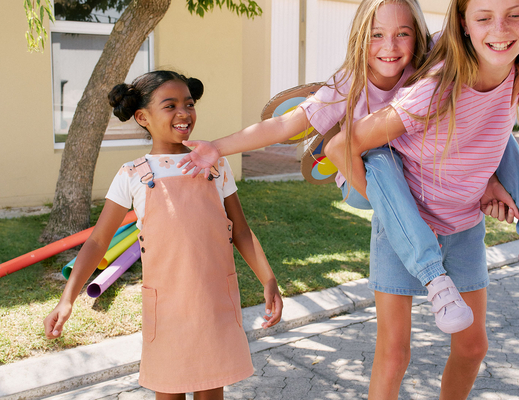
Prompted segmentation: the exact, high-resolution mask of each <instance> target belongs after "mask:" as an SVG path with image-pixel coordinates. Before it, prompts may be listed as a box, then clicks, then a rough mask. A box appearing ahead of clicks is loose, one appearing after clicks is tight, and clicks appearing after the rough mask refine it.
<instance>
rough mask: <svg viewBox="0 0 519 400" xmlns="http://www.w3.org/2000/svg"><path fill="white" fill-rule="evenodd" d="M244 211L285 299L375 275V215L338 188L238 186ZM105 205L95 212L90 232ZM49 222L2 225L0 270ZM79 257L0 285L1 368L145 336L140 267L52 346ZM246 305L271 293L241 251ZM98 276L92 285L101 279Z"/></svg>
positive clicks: (498, 232)
mask: <svg viewBox="0 0 519 400" xmlns="http://www.w3.org/2000/svg"><path fill="white" fill-rule="evenodd" d="M238 188H239V191H238V193H239V196H240V199H241V202H242V206H243V209H244V212H245V215H246V217H247V220H248V222H249V225H250V226H251V228H252V230H253V231H254V232H255V234H256V236H257V237H258V238H259V240H260V242H261V244H262V246H263V249H264V251H265V254H266V255H267V258H268V260H269V262H270V265H271V267H272V269H273V270H274V273H275V275H276V277H277V279H278V284H279V287H280V290H281V292H282V294H283V295H284V296H293V295H297V294H301V293H306V292H309V291H314V290H321V289H325V288H329V287H333V286H336V285H339V284H342V283H345V282H348V281H351V280H355V279H359V278H363V277H366V276H368V273H369V270H368V265H369V239H370V221H371V216H372V214H373V212H372V211H370V210H357V209H354V208H352V207H350V206H348V205H347V204H346V203H344V202H342V201H341V193H340V191H339V189H337V188H336V187H335V185H333V184H329V185H324V186H315V185H310V184H308V183H306V182H271V183H267V182H238ZM100 211H101V206H99V207H95V208H93V209H92V223H94V222H95V221H96V220H97V218H98V216H99V213H100ZM47 218H48V216H45V215H44V216H33V217H23V218H16V219H12V220H1V219H0V262H4V261H7V260H10V259H11V258H14V257H17V256H19V255H21V254H24V253H27V252H29V251H31V250H34V249H35V248H38V247H41V246H42V245H41V243H39V242H38V237H39V235H40V233H41V231H42V229H43V228H44V226H45V224H46V221H47ZM518 238H519V237H518V235H517V234H516V233H515V224H514V225H507V224H503V223H499V222H496V221H495V220H492V219H488V218H487V237H486V244H487V245H488V246H492V245H494V244H497V243H502V242H507V241H511V240H516V239H518ZM74 255H75V251H68V252H66V253H64V254H61V255H59V256H56V257H51V258H50V259H48V260H45V261H43V262H40V263H37V264H35V265H33V266H30V267H27V268H25V269H23V270H20V271H18V272H15V273H13V274H11V275H9V276H7V277H3V278H0V364H2V363H7V362H13V361H14V360H17V359H20V358H24V357H28V356H31V355H35V354H39V353H42V352H48V351H52V350H59V349H65V348H70V347H75V346H78V345H84V344H90V343H96V342H99V341H101V340H103V339H105V338H107V337H111V336H118V335H127V334H130V333H134V332H138V331H139V330H140V328H141V295H140V286H141V284H142V282H141V273H142V269H141V264H140V262H139V261H138V262H137V263H136V264H135V265H133V266H132V267H131V268H130V269H129V270H128V271H127V272H126V273H125V274H123V276H122V277H121V278H119V279H118V280H117V281H116V282H115V283H114V284H113V285H112V286H111V287H110V288H109V289H108V290H107V291H106V292H105V293H103V294H102V295H101V297H99V298H98V299H92V298H90V297H88V296H87V295H86V293H84V292H83V293H82V294H81V295H80V296H79V298H78V300H77V302H76V304H75V308H74V311H73V315H72V317H71V319H70V320H69V322H68V323H67V325H66V327H65V329H66V331H65V335H64V336H63V337H62V338H60V339H58V340H53V341H48V340H46V339H45V337H44V335H43V325H42V321H43V318H45V316H46V315H47V314H48V313H49V312H50V311H51V310H52V309H53V308H54V306H55V305H56V304H57V302H58V300H59V297H60V296H61V293H62V291H63V287H64V282H63V281H61V280H59V279H56V277H58V276H59V274H60V271H61V268H62V267H63V265H64V264H66V263H67V262H68V261H69V260H70V259H71V258H73V257H74ZM235 260H236V269H237V271H238V277H239V282H240V292H241V299H242V306H244V307H246V306H251V305H255V304H258V303H261V302H263V287H262V285H261V284H260V283H259V281H258V279H257V278H256V276H255V275H254V273H253V272H252V271H251V269H250V268H249V267H248V266H247V265H246V264H245V262H244V261H243V259H242V258H241V256H240V255H239V253H238V252H237V251H236V252H235ZM97 274H98V273H95V274H94V276H93V277H92V278H91V279H93V278H94V277H95V276H97Z"/></svg>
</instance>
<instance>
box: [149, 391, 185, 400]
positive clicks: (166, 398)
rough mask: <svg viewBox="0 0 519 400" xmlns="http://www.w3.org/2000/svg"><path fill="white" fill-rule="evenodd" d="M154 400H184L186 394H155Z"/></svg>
mask: <svg viewBox="0 0 519 400" xmlns="http://www.w3.org/2000/svg"><path fill="white" fill-rule="evenodd" d="M155 400H186V394H185V393H160V392H155Z"/></svg>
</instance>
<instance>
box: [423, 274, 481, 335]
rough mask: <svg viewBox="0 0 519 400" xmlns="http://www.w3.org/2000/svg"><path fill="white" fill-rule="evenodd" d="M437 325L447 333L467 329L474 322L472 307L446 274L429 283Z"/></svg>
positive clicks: (430, 299)
mask: <svg viewBox="0 0 519 400" xmlns="http://www.w3.org/2000/svg"><path fill="white" fill-rule="evenodd" d="M427 290H428V291H429V295H428V296H427V300H429V301H431V302H432V308H431V311H432V312H433V313H434V319H435V321H436V325H437V326H438V328H440V330H442V331H443V332H445V333H456V332H460V331H462V330H464V329H467V328H468V327H469V326H470V325H472V322H474V315H473V314H472V310H471V309H470V307H469V306H468V305H467V304H466V303H465V301H463V298H462V297H461V296H460V293H459V292H458V289H456V286H455V285H454V282H452V279H451V278H450V277H448V276H446V275H440V276H437V277H436V278H434V279H433V280H432V281H431V283H429V284H428V285H427Z"/></svg>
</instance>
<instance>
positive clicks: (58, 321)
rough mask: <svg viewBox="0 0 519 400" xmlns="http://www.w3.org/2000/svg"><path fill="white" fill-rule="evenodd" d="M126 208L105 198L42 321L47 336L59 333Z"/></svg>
mask: <svg viewBox="0 0 519 400" xmlns="http://www.w3.org/2000/svg"><path fill="white" fill-rule="evenodd" d="M127 212H128V210H127V209H126V208H125V207H122V206H120V205H118V204H116V203H114V202H113V201H110V200H106V203H105V206H104V207H103V211H102V212H101V215H100V216H99V220H98V221H97V224H96V226H95V228H94V230H93V231H92V234H91V235H90V236H89V238H88V239H87V240H86V242H85V244H84V245H83V247H81V250H80V251H79V254H78V256H77V259H76V262H75V263H74V268H73V269H72V272H71V274H70V278H69V280H68V282H67V284H66V286H65V290H64V291H63V294H62V295H61V299H60V301H59V303H58V305H57V306H56V308H55V309H54V310H53V311H52V312H51V313H50V314H49V315H48V316H47V318H45V320H44V321H43V324H44V326H45V335H46V336H47V338H49V339H55V338H57V337H58V336H60V335H61V331H62V330H63V324H64V323H65V322H66V321H67V320H68V318H69V317H70V314H71V312H72V305H73V304H74V301H75V300H76V298H77V296H78V295H79V292H80V291H81V289H82V288H83V286H84V285H85V283H86V282H87V280H88V278H90V276H91V275H92V273H93V272H94V271H95V269H96V268H97V266H98V265H99V262H100V261H101V260H102V258H103V256H104V255H105V253H106V250H107V249H108V246H109V244H110V241H111V240H112V238H113V236H114V234H115V232H116V231H117V228H118V227H119V226H120V224H121V222H122V221H123V219H124V216H125V215H126V213H127Z"/></svg>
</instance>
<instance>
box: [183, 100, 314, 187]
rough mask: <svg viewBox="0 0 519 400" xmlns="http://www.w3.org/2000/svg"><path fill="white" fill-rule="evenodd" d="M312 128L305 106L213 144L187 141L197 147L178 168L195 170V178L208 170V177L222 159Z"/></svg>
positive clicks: (186, 170) (285, 138) (206, 175)
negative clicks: (202, 171)
mask: <svg viewBox="0 0 519 400" xmlns="http://www.w3.org/2000/svg"><path fill="white" fill-rule="evenodd" d="M309 127H310V124H309V122H308V119H307V118H306V113H305V111H304V110H303V109H302V108H301V107H297V109H295V110H294V111H292V112H291V113H287V114H283V115H280V116H279V117H275V118H270V119H267V120H265V121H261V122H258V123H256V124H254V125H251V126H249V127H247V128H244V129H242V130H240V131H238V132H236V133H233V134H232V135H229V136H225V137H223V138H220V139H217V140H214V141H212V142H206V141H201V140H186V141H184V142H183V143H184V145H186V146H189V147H194V149H193V151H192V152H191V153H189V154H187V155H186V156H185V157H184V158H182V159H181V160H180V162H179V163H178V164H177V167H178V168H180V167H182V166H184V165H185V167H184V169H183V170H182V173H183V174H185V173H187V172H189V171H190V170H192V169H193V168H194V170H193V178H194V177H196V175H198V173H199V172H200V171H201V170H202V169H205V172H204V174H205V177H206V178H208V177H209V172H210V171H209V170H210V168H211V167H212V166H213V165H215V164H216V162H217V161H218V158H220V157H222V156H228V155H230V154H236V153H241V152H243V151H249V150H255V149H260V148H262V147H265V146H269V145H271V144H275V143H279V142H283V141H285V140H287V139H290V138H291V137H292V136H295V135H297V134H298V133H301V132H303V131H304V130H306V129H308V128H309Z"/></svg>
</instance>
